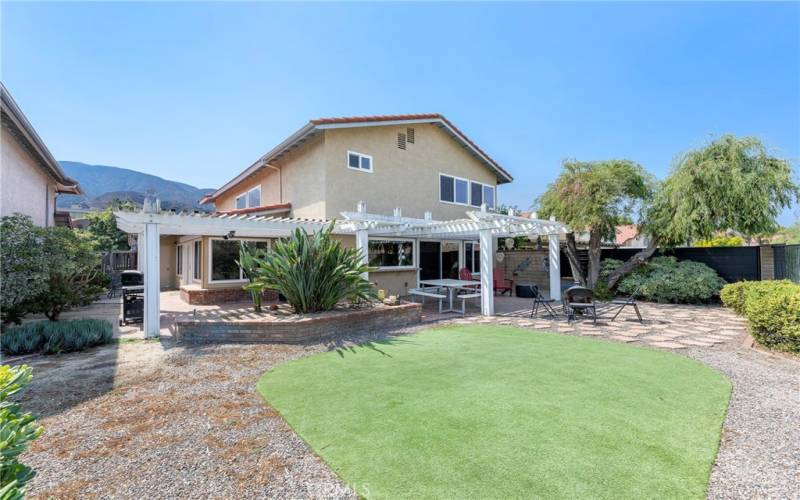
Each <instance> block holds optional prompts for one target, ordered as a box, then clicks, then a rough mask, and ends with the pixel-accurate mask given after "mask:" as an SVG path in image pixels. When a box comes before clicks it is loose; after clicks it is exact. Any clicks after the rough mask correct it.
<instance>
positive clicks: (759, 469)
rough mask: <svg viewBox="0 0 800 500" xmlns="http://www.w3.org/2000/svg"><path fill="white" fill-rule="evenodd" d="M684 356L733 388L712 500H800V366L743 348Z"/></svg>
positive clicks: (735, 346)
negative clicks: (714, 372) (725, 378)
mask: <svg viewBox="0 0 800 500" xmlns="http://www.w3.org/2000/svg"><path fill="white" fill-rule="evenodd" d="M681 354H684V355H687V356H689V357H692V358H694V359H697V360H698V361H701V362H703V363H705V364H706V365H708V366H710V367H712V368H714V369H716V370H718V371H720V372H721V373H724V374H725V375H727V376H728V378H730V380H731V382H732V383H733V394H732V395H731V402H730V405H729V407H728V415H727V417H726V418H725V425H724V428H723V433H722V441H721V443H720V449H719V452H718V454H717V460H716V463H715V464H714V468H713V470H712V472H711V481H710V484H709V491H708V498H711V499H723V498H775V499H779V498H780V499H800V360H798V359H791V358H789V357H786V356H781V355H776V354H770V353H766V352H762V351H759V350H756V349H752V348H749V347H743V346H742V345H741V342H732V343H728V344H725V345H723V346H721V347H720V348H716V349H692V350H690V351H688V352H684V353H681Z"/></svg>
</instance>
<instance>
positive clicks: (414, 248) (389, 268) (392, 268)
mask: <svg viewBox="0 0 800 500" xmlns="http://www.w3.org/2000/svg"><path fill="white" fill-rule="evenodd" d="M370 241H402V242H411V254H412V255H411V265H410V266H378V267H377V268H375V269H377V270H378V271H415V270H416V269H417V244H416V240H414V238H367V262H369V242H370Z"/></svg>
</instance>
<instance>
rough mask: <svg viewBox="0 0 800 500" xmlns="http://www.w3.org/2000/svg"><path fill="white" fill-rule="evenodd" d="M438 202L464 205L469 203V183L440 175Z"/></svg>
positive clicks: (465, 180)
mask: <svg viewBox="0 0 800 500" xmlns="http://www.w3.org/2000/svg"><path fill="white" fill-rule="evenodd" d="M439 201H443V202H446V203H458V204H460V205H466V204H467V203H468V202H469V181H468V180H467V179H460V178H458V177H453V176H451V175H442V174H440V175H439Z"/></svg>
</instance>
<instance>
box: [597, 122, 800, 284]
mask: <svg viewBox="0 0 800 500" xmlns="http://www.w3.org/2000/svg"><path fill="white" fill-rule="evenodd" d="M798 199H800V187H798V185H797V183H796V182H795V180H794V179H793V174H792V167H791V165H790V164H789V162H788V161H786V160H783V159H780V158H777V157H774V156H771V155H770V154H769V152H768V151H767V149H766V148H765V147H764V145H763V144H762V143H761V141H760V140H758V139H757V138H754V137H741V138H740V137H735V136H733V135H724V136H722V137H720V138H719V139H717V140H715V141H712V142H710V143H709V144H708V145H706V146H705V147H702V148H700V149H695V150H690V151H688V152H686V153H684V154H683V155H681V156H680V157H679V158H678V159H677V161H676V163H675V166H674V167H673V169H672V172H671V173H670V175H669V176H668V177H667V179H666V180H665V181H664V182H663V183H662V184H661V186H660V188H659V189H658V191H657V193H656V196H655V198H654V200H653V203H652V205H650V206H649V207H648V209H647V211H646V213H645V222H644V224H643V226H642V231H643V232H644V233H645V234H647V235H648V236H649V237H650V244H649V245H648V247H647V248H645V249H644V250H642V251H641V252H638V253H637V254H635V255H634V256H632V257H631V258H630V259H629V260H628V261H627V262H625V263H624V264H623V265H622V266H620V267H619V268H617V269H616V270H615V271H613V272H612V273H611V274H610V275H609V281H608V286H609V288H611V287H613V286H614V285H615V284H616V283H617V281H619V279H620V278H621V277H622V276H624V275H625V274H627V273H629V272H630V271H632V270H633V269H635V268H636V267H638V266H640V265H641V264H642V263H644V262H645V261H646V260H647V259H649V258H650V257H651V256H652V255H653V253H654V252H655V251H656V248H657V247H658V246H659V245H663V246H667V247H670V246H676V245H680V244H683V243H686V242H688V241H696V240H704V239H710V238H711V237H712V236H713V235H714V233H716V232H721V231H728V230H732V231H735V232H737V233H739V234H742V235H743V236H745V237H746V238H749V237H753V236H756V235H759V234H765V233H766V234H769V233H774V232H775V231H776V230H777V229H778V224H777V217H778V215H779V214H780V212H781V211H782V210H783V209H784V208H786V207H789V206H791V204H792V202H793V201H795V200H798Z"/></svg>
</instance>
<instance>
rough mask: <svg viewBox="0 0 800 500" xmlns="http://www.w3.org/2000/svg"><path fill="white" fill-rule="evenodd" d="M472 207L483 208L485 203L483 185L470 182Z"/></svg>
mask: <svg viewBox="0 0 800 500" xmlns="http://www.w3.org/2000/svg"><path fill="white" fill-rule="evenodd" d="M469 189H470V205H472V206H473V207H479V206H481V203H483V184H481V183H480V182H470V185H469Z"/></svg>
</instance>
